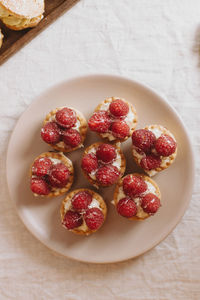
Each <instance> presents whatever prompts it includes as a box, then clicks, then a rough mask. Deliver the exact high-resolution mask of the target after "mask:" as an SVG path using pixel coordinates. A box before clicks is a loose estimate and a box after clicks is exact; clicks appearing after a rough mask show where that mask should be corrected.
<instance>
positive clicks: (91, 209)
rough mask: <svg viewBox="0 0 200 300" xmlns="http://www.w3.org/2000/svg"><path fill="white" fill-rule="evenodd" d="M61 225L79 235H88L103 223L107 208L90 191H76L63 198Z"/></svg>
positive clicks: (101, 200)
mask: <svg viewBox="0 0 200 300" xmlns="http://www.w3.org/2000/svg"><path fill="white" fill-rule="evenodd" d="M60 214H61V221H62V225H63V226H64V227H65V228H66V229H68V230H70V231H72V232H73V233H76V234H79V235H90V234H91V233H94V232H96V231H97V230H98V229H99V228H100V227H101V226H102V225H103V223H104V221H105V219H106V214H107V206H106V203H105V202H104V200H103V198H102V197H101V196H100V195H99V194H97V193H95V192H94V191H92V190H90V189H84V188H83V189H77V190H74V191H72V192H70V193H69V194H67V196H66V197H65V199H64V200H63V201H62V204H61V209H60Z"/></svg>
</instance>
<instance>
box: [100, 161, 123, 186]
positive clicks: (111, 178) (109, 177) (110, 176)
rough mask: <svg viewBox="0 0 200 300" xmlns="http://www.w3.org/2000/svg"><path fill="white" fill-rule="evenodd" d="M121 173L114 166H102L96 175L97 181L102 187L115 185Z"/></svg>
mask: <svg viewBox="0 0 200 300" xmlns="http://www.w3.org/2000/svg"><path fill="white" fill-rule="evenodd" d="M119 175H120V172H119V170H118V169H117V168H116V167H115V166H113V165H106V166H102V167H100V168H99V169H98V171H97V173H96V178H97V181H98V183H99V184H100V185H102V186H109V185H112V184H114V183H115V182H116V181H117V180H118V178H119Z"/></svg>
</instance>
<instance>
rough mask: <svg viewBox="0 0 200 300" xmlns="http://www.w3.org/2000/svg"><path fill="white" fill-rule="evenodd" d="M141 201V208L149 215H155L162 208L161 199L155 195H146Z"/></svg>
mask: <svg viewBox="0 0 200 300" xmlns="http://www.w3.org/2000/svg"><path fill="white" fill-rule="evenodd" d="M141 200H142V201H141V206H142V208H143V210H144V211H145V212H146V213H148V214H155V213H156V212H157V210H158V209H159V207H160V199H159V198H158V197H157V196H156V195H154V194H151V193H149V194H146V195H145V196H144V197H142V199H141Z"/></svg>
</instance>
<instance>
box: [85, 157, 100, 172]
mask: <svg viewBox="0 0 200 300" xmlns="http://www.w3.org/2000/svg"><path fill="white" fill-rule="evenodd" d="M81 167H82V169H83V170H84V171H85V172H87V173H91V172H92V171H94V170H96V169H97V168H98V161H97V157H96V155H95V154H94V153H89V154H86V155H84V156H83V159H82V163H81Z"/></svg>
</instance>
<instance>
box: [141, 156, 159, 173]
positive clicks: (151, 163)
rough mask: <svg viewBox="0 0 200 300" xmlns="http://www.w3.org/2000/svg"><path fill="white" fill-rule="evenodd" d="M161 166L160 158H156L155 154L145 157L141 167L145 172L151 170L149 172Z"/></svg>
mask: <svg viewBox="0 0 200 300" xmlns="http://www.w3.org/2000/svg"><path fill="white" fill-rule="evenodd" d="M160 164H161V159H160V157H159V156H155V155H153V154H149V155H147V156H145V157H143V158H142V159H141V161H140V166H141V167H142V168H143V169H144V170H149V171H150V170H153V169H156V168H158V167H160Z"/></svg>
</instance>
